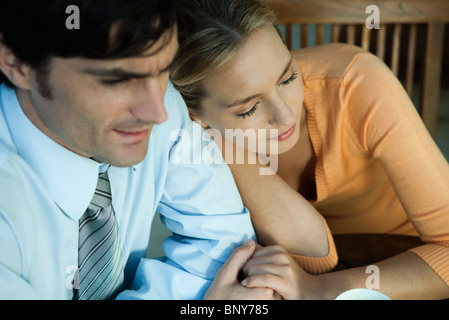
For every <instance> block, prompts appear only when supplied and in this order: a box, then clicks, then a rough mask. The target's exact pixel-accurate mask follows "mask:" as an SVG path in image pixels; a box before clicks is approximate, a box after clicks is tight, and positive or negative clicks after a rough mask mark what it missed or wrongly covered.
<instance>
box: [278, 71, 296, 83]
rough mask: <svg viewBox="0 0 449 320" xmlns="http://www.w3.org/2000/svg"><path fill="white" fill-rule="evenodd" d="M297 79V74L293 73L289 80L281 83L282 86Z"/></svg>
mask: <svg viewBox="0 0 449 320" xmlns="http://www.w3.org/2000/svg"><path fill="white" fill-rule="evenodd" d="M297 78H298V73H297V72H296V71H295V72H293V73H292V75H291V76H290V78H288V79H287V80H285V81H283V82H281V84H282V85H288V84H290V83H292V82H293V81H295V80H296V79H297Z"/></svg>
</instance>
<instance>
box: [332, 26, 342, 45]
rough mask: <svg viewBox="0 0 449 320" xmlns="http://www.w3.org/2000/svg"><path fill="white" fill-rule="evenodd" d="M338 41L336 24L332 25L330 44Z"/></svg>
mask: <svg viewBox="0 0 449 320" xmlns="http://www.w3.org/2000/svg"><path fill="white" fill-rule="evenodd" d="M339 41H340V26H339V25H338V24H333V25H332V42H339Z"/></svg>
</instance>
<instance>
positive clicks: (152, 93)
mask: <svg viewBox="0 0 449 320" xmlns="http://www.w3.org/2000/svg"><path fill="white" fill-rule="evenodd" d="M166 88H167V84H166V83H165V84H164V83H162V81H158V80H156V79H150V80H149V81H148V82H147V84H146V85H145V86H144V87H142V88H141V89H140V90H139V94H138V96H136V97H135V98H136V101H135V105H134V106H133V107H132V110H131V113H132V114H133V115H134V116H135V117H136V118H137V119H139V120H141V121H142V122H145V123H155V124H160V123H163V122H165V121H166V120H167V118H168V116H167V111H166V110H165V105H164V96H165V90H166Z"/></svg>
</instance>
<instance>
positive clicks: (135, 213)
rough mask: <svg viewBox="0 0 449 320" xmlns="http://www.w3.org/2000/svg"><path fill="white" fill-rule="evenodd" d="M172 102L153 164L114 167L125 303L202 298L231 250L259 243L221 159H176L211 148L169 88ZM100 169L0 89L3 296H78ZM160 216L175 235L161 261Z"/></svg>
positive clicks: (154, 139) (155, 134)
mask: <svg viewBox="0 0 449 320" xmlns="http://www.w3.org/2000/svg"><path fill="white" fill-rule="evenodd" d="M165 105H166V109H167V113H168V120H167V121H166V122H164V123H163V124H161V125H157V126H155V127H154V128H153V131H152V133H151V137H150V143H149V148H148V154H147V156H146V158H145V159H144V160H143V161H142V162H141V163H139V164H137V165H135V166H133V167H129V168H118V167H110V168H109V171H108V172H109V178H110V181H111V190H112V196H113V200H112V205H113V206H114V208H115V212H116V215H117V219H118V222H119V230H120V235H121V245H122V248H123V250H122V252H123V257H124V261H126V267H125V284H126V285H127V288H128V290H126V291H124V292H122V293H121V294H120V295H119V297H118V298H119V299H201V298H202V296H203V295H204V293H205V291H206V290H207V288H208V287H209V285H210V283H211V280H212V279H213V278H214V275H215V273H216V271H217V270H218V269H219V268H220V267H221V266H222V264H223V263H224V261H226V259H227V258H228V256H229V255H230V253H231V252H232V250H233V249H234V248H236V247H237V246H238V245H241V244H242V243H243V242H245V241H246V240H247V239H249V238H253V239H255V234H254V230H253V227H252V225H251V222H250V217H249V213H248V211H247V209H246V208H245V206H244V205H243V203H242V200H241V197H240V195H239V193H238V191H237V188H236V185H235V183H234V180H233V178H232V175H231V173H230V171H229V168H228V167H227V166H226V165H225V164H224V163H221V164H217V163H212V164H204V163H199V164H198V163H188V161H178V160H179V159H178V160H177V161H172V158H173V157H175V154H178V153H179V152H178V151H179V150H180V149H182V150H190V151H191V152H192V153H191V154H196V152H201V150H202V148H204V145H205V143H206V142H204V141H202V139H193V138H192V137H193V136H194V135H193V134H192V135H189V133H192V132H194V131H195V130H198V128H197V127H196V125H197V124H195V123H192V121H190V119H189V117H188V113H187V109H186V106H185V104H184V101H183V100H182V98H181V96H180V94H179V93H178V92H177V91H176V90H175V89H174V88H173V86H172V84H170V83H169V86H168V89H167V93H166V96H165ZM186 133H187V134H186ZM189 137H190V139H189ZM174 151H176V152H174ZM101 170H104V165H103V166H102V165H101V164H99V163H97V162H95V161H92V160H90V159H87V158H84V157H81V156H79V155H76V154H74V153H73V152H70V151H69V150H67V149H65V148H63V147H62V146H60V145H59V144H57V143H55V142H54V141H53V140H52V139H50V138H48V136H46V135H45V134H43V133H42V132H41V131H40V130H39V129H37V128H36V127H35V126H34V125H33V124H32V123H31V122H30V121H29V120H28V118H27V117H26V116H25V114H24V113H23V111H22V109H21V107H20V105H19V102H18V100H17V97H16V94H15V92H14V90H11V89H8V88H6V87H5V86H4V85H2V86H0V299H71V298H72V294H73V291H72V280H73V277H74V274H75V271H76V267H77V265H78V219H79V218H80V217H81V215H82V214H83V213H84V211H85V210H86V208H87V206H88V204H89V202H90V200H91V199H92V195H93V193H94V190H95V186H96V182H97V177H98V172H99V171H101ZM156 211H159V212H160V214H161V217H162V222H163V223H164V225H165V226H166V227H167V228H168V229H169V230H170V231H172V232H173V236H171V237H169V238H168V239H167V240H165V242H164V244H163V248H164V253H165V255H166V256H165V257H164V258H161V259H145V258H144V257H145V254H146V251H147V247H148V240H149V236H150V231H151V223H152V220H153V217H154V214H155V212H156Z"/></svg>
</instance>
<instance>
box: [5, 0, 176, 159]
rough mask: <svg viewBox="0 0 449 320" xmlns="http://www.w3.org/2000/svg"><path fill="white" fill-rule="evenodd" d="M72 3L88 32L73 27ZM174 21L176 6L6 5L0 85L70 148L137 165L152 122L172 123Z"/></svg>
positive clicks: (166, 2) (114, 1)
mask: <svg viewBox="0 0 449 320" xmlns="http://www.w3.org/2000/svg"><path fill="white" fill-rule="evenodd" d="M69 5H76V6H77V7H78V8H79V10H80V15H79V17H80V29H71V30H69V29H67V27H66V19H67V18H68V16H69V14H67V13H66V8H67V7H68V6H69ZM175 21H176V1H174V0H173V1H172V0H159V1H158V0H133V1H129V0H77V1H73V0H71V1H65V0H40V1H26V0H14V1H10V0H0V70H1V71H2V72H0V82H4V83H5V84H7V85H8V86H10V87H15V88H16V92H17V95H18V98H19V102H20V104H21V106H22V109H23V111H24V112H25V114H26V115H27V116H28V118H29V119H30V120H31V121H32V122H33V123H34V124H35V125H36V126H37V127H38V128H39V129H41V130H42V131H43V132H44V133H46V134H47V135H48V136H49V137H51V138H52V139H53V140H55V141H56V142H58V143H60V144H61V145H63V146H64V147H66V148H68V149H70V150H72V151H74V152H75V153H78V154H80V155H83V156H86V157H91V158H94V159H96V160H98V161H104V162H108V163H110V164H113V165H117V166H129V165H132V164H135V163H138V162H140V161H141V160H142V159H143V157H144V156H145V155H146V151H147V146H148V138H149V134H150V131H151V128H152V126H153V124H155V123H161V122H163V121H165V119H166V113H165V108H164V106H163V96H164V92H165V89H166V85H167V81H168V72H167V71H168V67H169V66H170V64H171V62H172V60H173V58H174V55H175V54H176V51H177V30H176V23H175Z"/></svg>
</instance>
